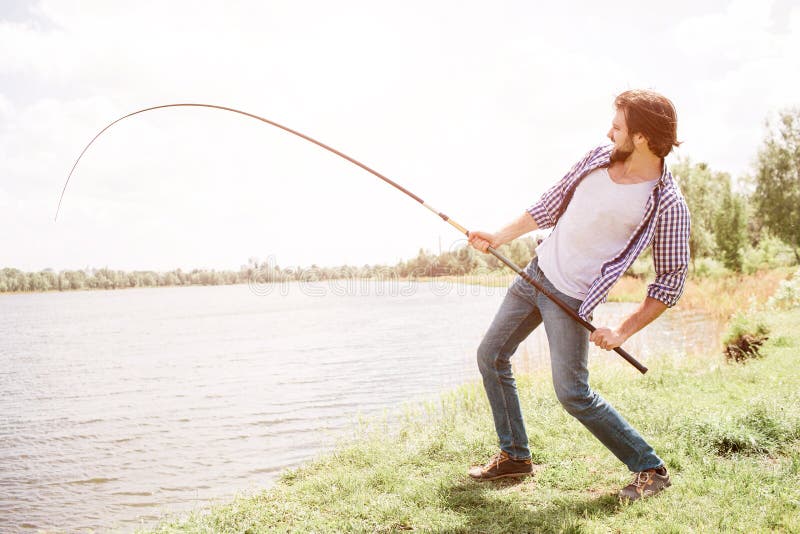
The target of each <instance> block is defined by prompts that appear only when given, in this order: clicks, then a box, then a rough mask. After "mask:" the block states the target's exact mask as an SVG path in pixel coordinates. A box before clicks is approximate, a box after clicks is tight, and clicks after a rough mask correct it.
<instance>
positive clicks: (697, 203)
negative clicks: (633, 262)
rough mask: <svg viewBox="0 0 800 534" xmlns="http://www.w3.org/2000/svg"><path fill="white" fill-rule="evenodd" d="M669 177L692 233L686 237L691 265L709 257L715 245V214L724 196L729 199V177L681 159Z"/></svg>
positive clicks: (702, 164) (703, 164) (702, 165)
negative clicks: (681, 200) (682, 201)
mask: <svg viewBox="0 0 800 534" xmlns="http://www.w3.org/2000/svg"><path fill="white" fill-rule="evenodd" d="M672 174H673V175H674V176H675V180H676V181H677V182H678V185H679V186H680V188H681V192H682V193H683V196H684V198H685V199H686V204H687V206H688V207H689V213H690V214H691V216H692V232H691V234H690V236H689V254H690V256H691V258H692V261H693V262H694V260H695V259H697V258H702V257H706V256H713V255H714V254H715V246H716V244H717V240H716V238H715V236H714V226H715V225H716V219H717V212H718V211H719V210H720V207H721V205H722V203H723V202H724V200H725V198H726V196H730V189H731V185H730V184H731V179H730V176H729V175H728V174H726V173H722V172H712V171H711V169H710V168H709V167H708V165H706V164H705V163H697V164H692V162H691V161H690V160H689V159H681V160H680V161H679V162H678V163H677V164H676V165H673V166H672Z"/></svg>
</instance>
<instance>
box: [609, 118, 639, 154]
mask: <svg viewBox="0 0 800 534" xmlns="http://www.w3.org/2000/svg"><path fill="white" fill-rule="evenodd" d="M608 138H609V139H611V142H612V143H614V150H613V151H612V152H611V163H614V162H615V161H625V160H627V159H628V158H629V157H631V154H633V149H634V146H633V141H632V140H631V138H630V136H628V127H627V126H626V124H625V113H624V112H623V111H622V110H621V109H618V110H617V113H616V114H615V115H614V119H613V120H612V121H611V129H610V130H608Z"/></svg>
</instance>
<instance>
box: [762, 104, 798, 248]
mask: <svg viewBox="0 0 800 534" xmlns="http://www.w3.org/2000/svg"><path fill="white" fill-rule="evenodd" d="M756 167H757V168H756V176H755V181H756V190H755V192H754V194H753V198H754V202H755V204H756V207H757V210H758V215H759V217H760V218H761V219H762V220H763V222H764V225H765V226H766V227H767V228H769V230H770V231H771V232H772V233H773V234H774V235H775V236H777V237H779V238H781V239H783V240H784V241H786V243H788V244H789V245H791V246H792V248H793V249H794V254H795V257H796V258H797V260H798V261H800V251H798V248H800V108H794V109H787V110H784V111H782V112H781V113H780V114H779V117H778V121H777V124H775V125H772V124H770V123H769V122H767V135H766V138H765V139H764V144H763V146H762V147H761V149H760V150H759V153H758V163H757V166H756Z"/></svg>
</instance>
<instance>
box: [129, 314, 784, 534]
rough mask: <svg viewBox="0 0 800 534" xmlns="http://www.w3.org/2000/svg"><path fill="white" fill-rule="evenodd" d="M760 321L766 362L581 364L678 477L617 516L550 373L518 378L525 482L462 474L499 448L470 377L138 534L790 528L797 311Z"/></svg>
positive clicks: (616, 483)
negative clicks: (221, 499)
mask: <svg viewBox="0 0 800 534" xmlns="http://www.w3.org/2000/svg"><path fill="white" fill-rule="evenodd" d="M769 322H770V326H771V328H772V330H773V335H772V337H771V339H770V341H769V342H768V343H767V345H766V346H765V350H764V358H763V359H758V360H751V361H749V362H748V363H747V364H745V365H741V364H728V363H725V362H724V360H723V357H722V355H721V354H713V355H708V356H709V357H708V358H705V359H704V358H696V359H684V360H683V361H681V362H680V363H679V364H677V365H676V363H675V361H674V360H673V359H670V358H669V357H666V356H664V357H662V358H660V359H659V361H658V364H657V365H654V366H653V367H654V368H653V370H652V371H651V372H650V373H649V374H648V375H646V376H644V377H642V378H641V379H639V378H638V377H632V375H631V374H630V373H625V372H622V373H621V372H619V369H615V366H609V367H610V368H608V369H604V368H602V367H600V366H598V365H596V362H595V363H593V364H592V365H593V367H592V377H593V385H595V387H597V388H598V390H600V391H601V392H603V393H604V394H607V395H608V397H610V400H612V401H613V402H614V404H615V405H617V406H618V407H619V408H620V410H621V411H622V412H623V413H624V414H625V415H626V417H628V418H629V419H630V420H631V422H632V423H633V424H634V425H635V426H636V427H637V428H639V429H640V431H641V432H642V433H643V434H645V435H647V436H648V439H649V440H650V441H651V442H652V443H653V445H654V447H655V448H656V449H657V450H658V451H659V453H660V455H661V456H662V457H663V458H664V460H665V461H666V462H667V464H668V467H669V469H670V471H671V473H672V475H673V480H674V483H673V487H672V488H670V489H669V490H667V491H665V492H664V493H663V494H662V495H660V496H659V497H656V498H654V499H652V500H646V501H643V502H641V503H636V504H634V505H621V504H619V503H618V502H617V500H616V497H615V496H614V492H615V490H616V489H618V488H619V487H621V486H622V485H624V484H626V483H627V482H628V480H627V479H628V478H629V475H628V474H627V472H626V470H625V469H624V466H622V465H621V464H620V463H619V461H618V460H616V459H615V458H613V456H611V454H610V453H609V452H608V451H606V450H605V449H604V448H603V447H602V445H601V444H599V442H597V441H596V440H594V439H593V438H592V436H591V435H590V434H589V433H588V432H586V431H585V430H584V429H582V427H580V425H578V424H577V423H576V422H575V421H574V420H572V419H571V418H570V417H569V416H568V415H566V413H565V412H564V411H563V409H561V407H560V406H559V405H558V403H557V402H556V401H555V399H554V394H553V392H552V382H551V380H550V378H549V376H548V375H547V374H546V373H543V374H539V375H531V374H523V375H518V383H519V386H520V395H521V401H522V403H523V410H524V413H525V415H526V420H527V421H528V422H529V423H533V422H534V421H539V422H540V424H538V425H536V424H529V425H528V426H529V429H528V434H529V439H530V442H531V445H532V450H533V454H534V458H533V459H534V463H535V464H536V466H535V469H534V475H533V476H531V477H527V478H525V479H522V480H521V481H513V480H512V481H506V482H498V483H484V484H479V483H476V482H473V481H471V480H469V479H468V477H467V476H466V474H465V469H466V467H468V466H469V465H470V464H473V463H476V462H479V461H482V460H485V458H486V457H488V455H491V454H492V453H493V452H494V451H495V450H496V444H495V439H496V437H495V436H494V434H493V428H492V425H491V415H490V413H489V411H488V406H487V403H486V401H485V398H484V397H485V395H483V394H482V393H483V392H482V389H481V385H480V383H479V382H478V381H473V382H470V383H467V384H464V385H462V386H459V387H457V388H455V389H453V390H451V391H448V392H446V393H444V394H442V395H441V397H440V399H439V400H438V402H437V401H433V402H430V403H425V404H422V405H416V406H407V407H406V408H405V410H404V416H403V418H402V420H401V422H400V427H399V428H398V429H397V430H396V431H395V432H391V433H386V432H385V431H384V429H382V428H378V427H379V426H380V425H379V424H378V423H379V422H377V421H373V422H372V425H371V427H370V428H364V429H359V430H360V432H359V435H358V436H356V437H354V438H352V439H350V440H347V441H344V442H342V443H341V444H340V445H339V446H338V447H337V448H336V449H335V450H334V451H333V452H331V453H328V454H323V455H321V456H319V457H318V458H316V459H314V460H312V461H310V462H308V463H305V464H303V465H302V466H301V467H298V468H296V469H290V470H287V471H285V472H284V473H283V474H282V475H281V477H280V479H279V480H278V481H277V482H276V483H275V484H274V485H273V486H272V487H271V488H269V489H263V490H258V491H257V492H256V493H253V494H242V495H239V496H237V497H236V498H234V499H233V500H232V501H230V502H228V503H226V504H222V505H216V506H212V507H210V508H202V509H198V510H195V511H193V512H189V513H185V514H181V516H180V517H167V518H164V519H163V520H162V522H161V523H159V524H158V525H156V526H154V527H150V528H148V529H145V530H142V531H141V532H159V533H161V532H176V531H213V532H241V531H244V530H247V529H250V530H251V531H258V532H261V531H274V530H277V531H315V532H341V531H399V530H422V531H448V532H473V531H482V532H498V533H499V532H512V531H514V532H521V531H563V530H572V531H584V530H588V531H598V530H603V531H605V530H606V529H613V530H615V531H620V532H636V531H657V530H658V531H665V530H670V531H673V530H678V531H679V530H682V529H685V528H691V529H693V530H699V531H706V530H738V531H742V530H744V531H766V530H786V531H794V530H797V529H798V528H800V513H798V512H797V510H798V508H797V506H798V505H797V502H798V501H797V499H798V498H800V490H798V488H800V485H798V482H800V473H798V470H797V465H800V376H798V375H797V373H792V370H793V369H794V364H795V356H794V351H795V350H796V347H798V346H800V334H798V333H797V332H796V330H795V329H794V325H796V324H797V323H798V322H800V310H793V311H787V312H779V313H774V314H772V315H771V317H770V321H769ZM687 396H691V398H692V403H691V405H686V404H685V399H686V398H687ZM742 401H744V402H742ZM555 429H559V430H555ZM554 430H555V431H554ZM778 488H780V492H775V490H776V489H778ZM765 492H766V493H765ZM765 494H768V495H772V496H773V497H772V498H769V499H764V498H763V497H762V495H765ZM732 499H733V500H734V502H736V503H737V504H736V507H735V508H734V509H731V507H730V505H729V503H730V502H731V500H732ZM793 499H794V500H793ZM793 503H794V504H793Z"/></svg>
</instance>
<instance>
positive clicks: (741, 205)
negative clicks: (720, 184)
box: [714, 184, 747, 272]
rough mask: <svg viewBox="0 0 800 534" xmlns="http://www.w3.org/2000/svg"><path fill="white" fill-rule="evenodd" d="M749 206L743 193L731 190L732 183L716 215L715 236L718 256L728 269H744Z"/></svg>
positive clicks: (737, 270) (738, 270)
mask: <svg viewBox="0 0 800 534" xmlns="http://www.w3.org/2000/svg"><path fill="white" fill-rule="evenodd" d="M746 211H747V207H746V200H745V198H744V197H743V196H742V195H738V194H736V193H734V192H733V191H731V188H730V184H728V188H727V190H726V191H725V193H724V196H723V199H722V204H721V205H720V209H719V210H718V211H717V213H716V215H715V217H714V234H715V235H714V238H715V241H716V245H717V251H718V257H719V259H721V260H722V263H723V264H724V265H725V267H727V268H728V269H732V270H734V271H736V272H741V271H742V264H743V261H744V250H745V247H746V246H747V213H746Z"/></svg>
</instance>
